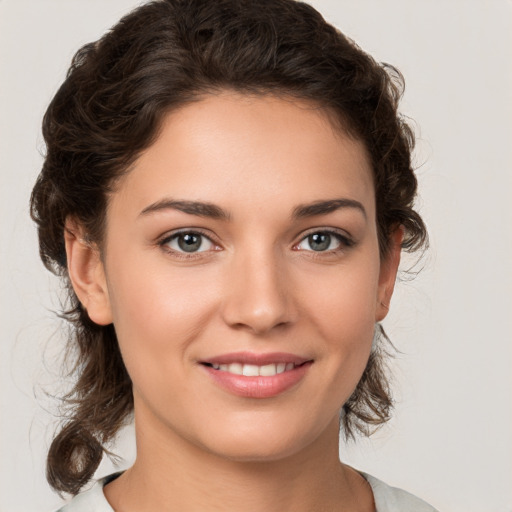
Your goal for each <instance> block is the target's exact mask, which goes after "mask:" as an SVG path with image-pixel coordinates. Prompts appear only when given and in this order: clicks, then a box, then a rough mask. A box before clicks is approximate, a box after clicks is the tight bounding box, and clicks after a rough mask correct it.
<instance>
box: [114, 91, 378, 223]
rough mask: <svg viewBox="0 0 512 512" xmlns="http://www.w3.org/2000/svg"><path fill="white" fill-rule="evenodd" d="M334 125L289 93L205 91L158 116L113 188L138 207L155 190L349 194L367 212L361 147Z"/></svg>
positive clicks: (287, 196) (276, 198)
mask: <svg viewBox="0 0 512 512" xmlns="http://www.w3.org/2000/svg"><path fill="white" fill-rule="evenodd" d="M337 124H338V123H336V122H334V118H333V114H332V113H329V112H327V111H326V110H325V109H324V108H322V107H320V106H319V105H317V104H314V103H312V102H307V101H303V100H297V99H295V98H290V97H277V96H272V95H264V96H262V95H244V94H240V93H235V92H222V93H218V94H215V95H214V94H211V95H207V96H205V97H203V98H201V99H199V100H197V101H196V102H194V103H191V104H188V105H186V106H184V107H182V108H180V109H179V110H176V111H173V112H171V113H169V114H167V115H166V116H165V118H164V120H163V123H162V126H161V129H160V131H159V134H158V137H157V138H156V140H155V142H154V143H153V145H151V146H150V147H149V148H148V149H147V150H145V151H144V152H143V153H142V154H141V155H140V157H139V158H138V159H137V161H136V162H135V164H134V165H133V166H132V169H131V171H130V172H129V173H128V174H127V175H125V176H124V177H123V178H122V179H121V180H120V182H119V183H118V187H117V191H118V193H120V195H121V196H123V195H124V196H126V195H130V194H132V192H134V191H136V194H135V195H134V196H133V197H132V198H131V199H130V201H131V202H132V206H134V207H137V208H139V209H143V208H144V207H145V206H147V205H148V204H150V203H151V202H154V201H157V200H158V199H159V198H160V197H161V196H162V197H163V196H170V197H173V198H184V199H192V200H202V201H205V200H207V201H209V202H215V203H217V202H221V203H224V202H226V201H227V202H233V203H236V202H237V201H236V200H238V203H237V204H238V205H239V206H243V205H244V204H245V205H249V204H251V205H254V204H255V203H257V202H258V201H259V202H260V203H261V205H262V207H266V206H265V205H268V204H274V203H277V204H281V203H287V202H289V203H290V204H291V203H292V202H295V203H305V202H311V201H314V200H324V199H326V198H331V197H337V196H350V198H352V199H355V200H358V201H361V202H364V203H366V208H367V209H369V210H370V212H369V213H371V212H372V211H373V209H374V206H373V202H374V199H373V178H372V172H371V166H370V164H369V159H368V156H367V151H366V149H365V147H364V145H363V144H362V143H361V142H360V141H358V140H356V139H354V138H352V137H351V136H349V135H348V133H347V132H346V131H345V130H343V129H342V128H341V127H340V126H337ZM116 195H117V194H114V196H116ZM112 199H115V197H114V198H112Z"/></svg>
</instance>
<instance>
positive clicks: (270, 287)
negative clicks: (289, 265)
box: [222, 254, 296, 335]
mask: <svg viewBox="0 0 512 512" xmlns="http://www.w3.org/2000/svg"><path fill="white" fill-rule="evenodd" d="M283 267H284V265H283V264H280V262H279V258H277V257H275V256H271V255H269V254H260V255H257V254H251V255H249V256H247V255H245V256H242V255H240V257H238V258H235V259H234V260H233V261H232V262H231V265H230V268H229V272H228V275H227V276H226V280H227V282H228V284H227V288H228V293H227V294H226V296H225V300H224V302H223V311H222V315H223V318H224V321H225V322H226V323H227V324H228V325H229V326H230V327H232V328H236V329H242V330H247V331H250V332H252V333H254V334H258V335H261V334H266V333H269V332H270V331H272V330H273V329H275V328H277V327H283V326H286V325H289V324H291V323H292V322H293V321H294V320H295V317H296V315H295V313H294V308H293V300H292V293H291V292H292V289H293V286H292V283H291V282H290V280H289V279H288V278H287V272H286V269H285V268H283Z"/></svg>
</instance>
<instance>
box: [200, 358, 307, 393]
mask: <svg viewBox="0 0 512 512" xmlns="http://www.w3.org/2000/svg"><path fill="white" fill-rule="evenodd" d="M313 362H314V361H313V360H312V359H307V358H304V357H300V356H296V355H294V354H284V353H273V354H253V353H247V352H245V353H240V352H239V353H233V354H225V355H223V356H218V357H214V358H211V359H208V360H205V361H200V364H201V366H202V367H203V368H204V369H205V371H206V373H207V374H208V375H209V376H210V377H211V378H212V379H213V382H214V383H216V384H217V385H219V386H220V387H221V388H222V389H224V390H225V391H228V392H229V393H231V394H234V395H237V396H242V397H247V398H270V397H274V396H277V395H279V394H280V393H283V392H284V391H286V390H288V389H290V388H292V387H294V386H295V385H297V384H298V383H299V382H301V380H302V379H303V378H304V377H305V375H306V374H307V372H308V369H309V368H310V367H311V365H312V364H313Z"/></svg>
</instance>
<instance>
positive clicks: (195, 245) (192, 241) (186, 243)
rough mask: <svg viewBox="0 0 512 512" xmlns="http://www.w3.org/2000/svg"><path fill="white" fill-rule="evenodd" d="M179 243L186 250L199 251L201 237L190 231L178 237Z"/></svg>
mask: <svg viewBox="0 0 512 512" xmlns="http://www.w3.org/2000/svg"><path fill="white" fill-rule="evenodd" d="M178 245H179V246H180V249H182V250H183V251H185V252H194V251H197V250H198V249H199V248H200V247H201V237H200V236H198V235H193V234H190V233H189V234H187V235H181V236H180V237H179V238H178Z"/></svg>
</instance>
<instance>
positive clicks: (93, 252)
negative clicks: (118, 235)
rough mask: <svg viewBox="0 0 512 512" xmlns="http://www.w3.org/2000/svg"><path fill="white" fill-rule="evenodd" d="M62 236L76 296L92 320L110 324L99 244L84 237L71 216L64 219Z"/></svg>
mask: <svg viewBox="0 0 512 512" xmlns="http://www.w3.org/2000/svg"><path fill="white" fill-rule="evenodd" d="M64 240H65V244H66V255H67V267H68V273H69V278H70V280H71V284H72V285H73V289H74V290H75V293H76V295H77V297H78V300H79V301H80V302H81V304H82V306H83V307H84V308H85V309H86V311H87V314H88V315H89V318H90V319H91V320H92V321H93V322H94V323H96V324H99V325H108V324H111V323H112V311H111V307H110V299H109V295H108V288H107V282H106V278H105V270H104V267H103V262H102V261H101V257H100V251H99V248H98V247H97V245H96V244H95V243H93V242H90V241H88V240H87V236H86V233H85V231H84V229H83V226H81V225H80V224H79V223H77V222H76V221H74V220H73V219H66V225H65V228H64Z"/></svg>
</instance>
